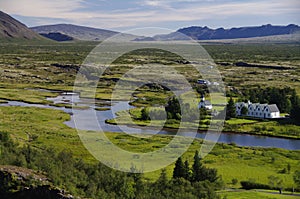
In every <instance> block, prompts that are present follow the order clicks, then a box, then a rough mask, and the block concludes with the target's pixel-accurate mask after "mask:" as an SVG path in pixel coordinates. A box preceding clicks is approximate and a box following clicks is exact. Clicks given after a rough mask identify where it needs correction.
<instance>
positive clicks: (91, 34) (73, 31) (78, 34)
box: [31, 24, 137, 41]
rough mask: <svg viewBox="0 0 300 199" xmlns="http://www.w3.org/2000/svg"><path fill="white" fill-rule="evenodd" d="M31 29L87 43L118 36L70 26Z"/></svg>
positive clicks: (48, 26) (111, 32)
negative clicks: (58, 34)
mask: <svg viewBox="0 0 300 199" xmlns="http://www.w3.org/2000/svg"><path fill="white" fill-rule="evenodd" d="M31 29H32V30H33V31H35V32H37V33H39V34H49V33H61V34H63V35H67V36H69V37H72V38H74V39H78V40H87V41H102V40H105V39H107V38H109V37H112V36H114V35H116V34H119V32H116V31H111V30H105V29H98V28H91V27H85V26H77V25H72V24H57V25H45V26H37V27H32V28H31ZM123 36H126V37H128V38H130V39H135V38H137V36H134V35H128V34H124V35H123Z"/></svg>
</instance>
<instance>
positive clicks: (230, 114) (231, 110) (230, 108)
mask: <svg viewBox="0 0 300 199" xmlns="http://www.w3.org/2000/svg"><path fill="white" fill-rule="evenodd" d="M235 111H236V110H235V104H234V101H233V99H232V97H230V99H229V101H228V104H227V106H226V119H227V120H229V119H230V118H234V117H236V113H235Z"/></svg>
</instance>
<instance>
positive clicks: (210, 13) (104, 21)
mask: <svg viewBox="0 0 300 199" xmlns="http://www.w3.org/2000/svg"><path fill="white" fill-rule="evenodd" d="M0 10H2V11H3V12H6V13H8V14H10V15H12V16H13V17H15V18H16V19H18V20H20V21H21V22H22V23H24V24H26V25H27V26H29V27H33V26H39V25H49V24H58V23H70V24H76V25H83V26H90V27H96V28H104V29H110V30H116V31H127V30H130V29H134V28H144V27H161V28H167V29H170V30H177V29H179V28H182V27H189V26H208V27H210V28H219V27H224V28H231V27H242V26H257V25H263V24H274V25H288V24H298V25H300V14H299V13H300V0H0Z"/></svg>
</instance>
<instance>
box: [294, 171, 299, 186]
mask: <svg viewBox="0 0 300 199" xmlns="http://www.w3.org/2000/svg"><path fill="white" fill-rule="evenodd" d="M293 179H294V182H295V184H296V186H297V187H298V188H300V170H297V171H295V174H294V176H293Z"/></svg>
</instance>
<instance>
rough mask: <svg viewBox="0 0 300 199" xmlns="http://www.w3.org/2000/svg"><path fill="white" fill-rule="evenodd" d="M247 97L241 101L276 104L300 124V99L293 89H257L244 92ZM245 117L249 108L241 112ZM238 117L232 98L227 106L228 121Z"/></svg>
mask: <svg viewBox="0 0 300 199" xmlns="http://www.w3.org/2000/svg"><path fill="white" fill-rule="evenodd" d="M244 94H245V96H244V97H242V98H241V99H239V101H244V102H246V101H247V100H250V101H251V102H253V103H268V104H276V105H277V107H278V108H279V110H280V111H281V112H283V113H290V116H291V118H293V119H294V120H295V121H296V122H300V114H299V113H300V98H299V97H298V95H297V93H296V90H295V89H292V88H274V87H271V88H265V89H261V88H255V89H250V90H245V91H244ZM241 111H242V114H243V115H246V114H247V111H248V110H247V108H245V109H244V110H241ZM234 117H236V113H235V103H234V100H233V99H232V98H231V97H230V99H229V101H228V104H227V106H226V119H230V118H234Z"/></svg>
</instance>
